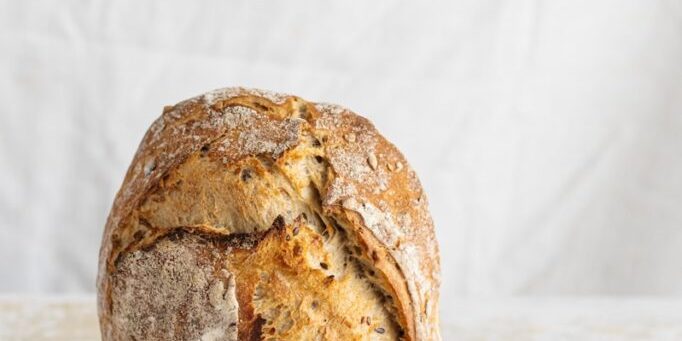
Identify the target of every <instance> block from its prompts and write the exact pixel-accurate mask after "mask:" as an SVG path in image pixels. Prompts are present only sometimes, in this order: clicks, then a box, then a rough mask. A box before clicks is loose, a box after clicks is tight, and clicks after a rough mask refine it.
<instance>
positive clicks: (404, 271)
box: [98, 88, 440, 340]
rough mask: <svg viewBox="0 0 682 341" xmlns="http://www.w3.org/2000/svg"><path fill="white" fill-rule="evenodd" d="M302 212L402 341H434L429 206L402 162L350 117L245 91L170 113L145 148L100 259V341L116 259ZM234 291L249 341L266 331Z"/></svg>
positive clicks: (107, 327) (435, 269)
mask: <svg viewBox="0 0 682 341" xmlns="http://www.w3.org/2000/svg"><path fill="white" fill-rule="evenodd" d="M216 193H218V194H216ZM301 213H303V214H307V215H310V216H311V217H310V218H311V219H312V218H313V217H312V216H315V215H317V216H318V218H316V220H319V221H317V225H319V226H322V228H323V229H326V227H325V226H327V225H333V224H336V225H338V226H336V227H329V230H330V231H334V230H340V231H341V230H342V231H343V233H345V234H346V235H347V238H346V240H347V242H348V243H352V244H355V245H357V246H358V247H359V248H360V253H361V254H360V255H359V257H358V259H359V260H360V261H361V262H362V263H363V264H364V265H365V266H368V267H371V269H372V271H373V272H376V273H377V276H376V278H374V279H373V280H372V281H373V283H374V285H375V286H378V287H379V288H380V290H381V291H382V292H383V293H384V294H386V295H387V297H389V298H390V299H391V300H393V303H392V307H393V308H391V309H393V314H395V318H396V321H397V323H398V324H399V325H400V327H401V328H402V329H403V330H404V331H403V332H404V333H405V335H404V338H405V339H409V340H437V339H440V336H439V333H438V314H437V311H438V303H437V302H438V287H439V277H438V276H439V258H438V247H437V244H436V241H435V236H434V231H433V225H432V221H431V218H430V215H429V213H428V208H427V202H426V197H425V195H424V193H423V191H422V189H421V185H420V184H419V181H418V179H417V177H416V175H415V173H414V171H413V170H412V169H411V168H410V167H409V165H408V163H407V161H406V160H405V159H404V158H403V156H402V155H401V153H400V152H399V151H398V150H397V148H395V146H393V145H392V144H391V143H389V142H388V141H386V140H385V139H384V138H383V137H382V136H381V135H379V133H378V132H377V131H376V130H375V129H374V127H373V126H372V124H371V123H370V122H369V121H367V120H366V119H364V118H362V117H359V116H357V115H355V114H353V113H352V112H350V111H348V110H347V109H344V108H341V107H338V106H335V105H326V104H314V103H309V102H306V101H304V100H302V99H300V98H298V97H294V96H287V95H280V94H272V93H267V92H264V91H260V90H253V89H242V88H228V89H222V90H216V91H213V92H211V93H208V94H206V95H203V96H200V97H196V98H193V99H190V100H187V101H184V102H182V103H179V104H177V105H176V106H174V107H168V108H166V109H165V110H164V113H163V115H162V116H161V117H160V118H159V119H158V120H156V121H155V122H154V124H153V125H152V127H151V128H150V129H149V131H148V132H147V134H146V135H145V137H144V139H143V140H142V143H141V144H140V147H139V149H138V152H137V154H136V156H135V158H134V160H133V162H132V164H131V166H130V168H129V170H128V172H127V174H126V177H125V180H124V182H123V185H122V187H121V190H120V191H119V193H118V195H117V197H116V199H115V201H114V205H113V207H112V211H111V213H110V216H109V219H108V221H107V225H106V228H105V232H104V237H103V242H102V248H101V251H100V269H99V274H98V294H99V295H98V297H99V311H100V324H101V328H102V333H103V337H104V339H116V338H115V332H114V330H113V327H112V320H111V319H112V276H113V274H114V273H116V271H117V270H118V269H117V261H118V260H119V259H120V257H121V256H122V255H126V254H129V253H131V252H135V250H140V248H142V247H143V246H145V245H154V243H156V242H157V241H158V240H159V239H160V237H161V236H163V235H165V234H166V233H167V230H168V229H173V228H178V227H188V228H192V229H196V230H197V231H202V233H212V234H216V235H229V234H233V233H254V231H264V230H267V229H268V228H269V227H270V224H271V223H272V222H273V221H274V219H275V217H277V216H278V215H283V216H284V218H285V220H286V222H287V223H292V222H293V219H294V218H296V217H297V216H299V215H300V214H301ZM319 226H318V227H319ZM325 231H326V230H325ZM262 266H264V265H262ZM232 270H234V269H232ZM242 275H243V276H245V277H248V275H247V274H246V273H244V274H242ZM237 283H240V281H237ZM241 283H243V281H242V282H241ZM237 286H239V284H237ZM237 292H238V293H237V299H238V301H239V306H240V307H239V308H240V310H239V311H240V317H239V320H240V324H241V325H240V326H239V330H240V339H246V338H247V337H246V336H243V335H242V334H241V333H242V331H247V330H248V331H249V333H254V332H255V330H256V329H259V328H262V327H263V325H264V323H265V321H259V320H258V319H256V317H255V316H253V314H252V312H251V313H249V311H250V310H249V308H248V307H249V303H248V301H249V300H251V299H252V296H253V295H252V294H250V293H249V291H248V290H239V288H238V289H237ZM382 295H383V294H382ZM380 331H384V332H385V330H380Z"/></svg>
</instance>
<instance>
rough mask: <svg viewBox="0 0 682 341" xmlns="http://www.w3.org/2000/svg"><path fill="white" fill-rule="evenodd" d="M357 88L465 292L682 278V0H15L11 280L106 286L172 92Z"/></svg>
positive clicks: (1, 107)
mask: <svg viewBox="0 0 682 341" xmlns="http://www.w3.org/2000/svg"><path fill="white" fill-rule="evenodd" d="M233 85H243V86H250V87H258V88H265V89H271V90H278V91H283V92H288V93H293V94H297V95H300V96H302V97H304V98H307V99H311V100H316V101H326V102H335V103H340V104H343V105H346V106H348V107H350V108H352V109H354V110H355V111H356V112H359V113H362V114H364V115H365V116H367V117H368V118H370V119H371V120H372V121H373V122H374V123H375V124H376V126H377V127H378V128H379V130H380V131H381V132H383V133H384V134H385V135H386V136H387V137H388V138H389V139H390V140H391V141H393V142H394V143H395V144H396V145H397V146H398V147H399V148H400V149H401V150H402V151H403V152H404V153H405V155H406V157H407V158H408V159H409V160H410V162H411V164H412V166H413V167H414V168H415V169H416V170H417V172H418V174H419V175H420V177H421V180H422V182H423V185H424V187H425V188H426V191H427V193H428V194H429V199H430V203H431V210H432V214H433V217H434V220H435V222H436V227H437V234H438V237H439V240H440V245H441V253H442V269H443V276H442V277H443V286H442V298H443V303H442V312H443V313H444V314H447V313H448V312H451V311H455V308H454V307H452V305H449V304H448V302H450V301H452V300H454V299H455V298H458V297H473V298H477V297H478V298H481V297H500V296H523V295H538V296H548V295H559V296H561V295H571V296H572V295H586V296H595V295H632V296H649V295H671V296H672V295H680V294H682V2H679V1H676V0H669V1H662V0H661V1H653V0H650V1H643V0H642V1H634V0H632V1H627V0H612V1H592V0H590V1H587V0H585V1H576V0H570V1H569V0H566V1H530V0H518V1H474V0H466V1H447V2H428V1H426V2H421V1H411V2H399V1H358V2H353V1H335V2H330V1H319V0H315V1H312V0H311V1H287V2H274V1H251V0H248V1H217V0H216V1H184V2H173V1H162V0H156V1H133V0H131V1H104V0H99V1H33V0H31V1H10V0H0V293H20V294H21V293H23V294H36V293H66V294H74V293H82V292H84V293H92V292H94V279H95V274H96V263H97V253H98V249H99V239H100V237H101V234H102V229H103V226H104V222H105V219H106V216H107V214H108V210H109V208H110V205H111V203H112V199H113V197H114V195H115V192H116V190H117V189H118V186H119V185H120V183H121V181H122V178H123V174H124V172H125V170H126V168H127V166H128V163H129V162H130V160H131V158H132V156H133V153H134V152H135V149H136V148H137V144H138V143H139V141H140V139H141V137H142V135H143V133H144V132H145V130H146V129H147V127H148V126H149V124H150V123H151V122H152V120H153V119H154V118H155V117H157V116H158V115H159V114H160V113H161V108H162V107H163V106H164V105H166V104H172V103H175V102H177V101H179V100H182V99H185V98H188V97H191V96H195V95H198V94H200V93H202V92H204V91H207V90H211V89H214V88H219V87H224V86H233Z"/></svg>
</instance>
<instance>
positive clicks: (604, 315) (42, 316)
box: [0, 296, 682, 341]
mask: <svg viewBox="0 0 682 341" xmlns="http://www.w3.org/2000/svg"><path fill="white" fill-rule="evenodd" d="M442 304H449V305H450V306H451V307H452V308H454V309H453V310H454V311H455V312H456V314H453V315H451V316H442V317H441V320H442V325H441V331H442V336H443V340H444V341H450V340H552V341H555V340H559V341H560V340H682V299H673V300H671V299H663V298H628V299H623V298H514V299H498V300H490V299H485V300H476V299H466V300H458V301H455V302H443V303H442ZM0 340H3V341H5V340H7V341H9V340H99V329H98V325H97V308H96V304H95V297H94V296H41V297H31V296H29V297H25V296H24V297H17V296H0Z"/></svg>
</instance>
